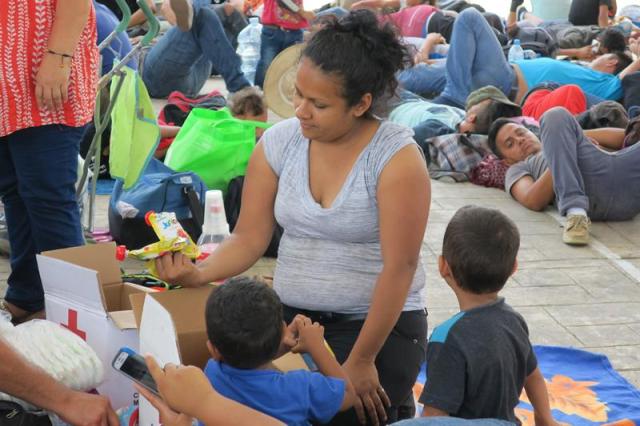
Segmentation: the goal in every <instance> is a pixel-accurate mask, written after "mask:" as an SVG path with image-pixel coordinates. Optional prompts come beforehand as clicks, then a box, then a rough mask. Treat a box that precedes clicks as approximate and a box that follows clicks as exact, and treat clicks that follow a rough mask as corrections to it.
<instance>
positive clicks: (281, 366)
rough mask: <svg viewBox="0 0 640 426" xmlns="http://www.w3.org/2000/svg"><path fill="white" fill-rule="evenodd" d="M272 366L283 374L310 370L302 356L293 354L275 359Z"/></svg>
mask: <svg viewBox="0 0 640 426" xmlns="http://www.w3.org/2000/svg"><path fill="white" fill-rule="evenodd" d="M272 364H273V366H274V367H276V368H277V369H278V370H280V371H282V372H283V373H286V372H287V371H295V370H309V366H307V363H306V362H305V360H304V358H303V357H302V355H300V354H294V353H292V352H289V353H286V354H284V355H282V356H281V357H280V358H278V359H274V360H273V362H272Z"/></svg>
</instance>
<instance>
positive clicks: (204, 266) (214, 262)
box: [156, 143, 278, 287]
mask: <svg viewBox="0 0 640 426" xmlns="http://www.w3.org/2000/svg"><path fill="white" fill-rule="evenodd" d="M277 190H278V178H277V176H276V174H275V173H274V172H273V170H272V169H271V166H269V163H267V159H266V157H265V154H264V149H263V146H262V143H259V144H258V145H257V146H256V149H255V151H254V152H253V155H252V156H251V159H250V160H249V166H248V167H247V174H246V177H245V179H244V187H243V190H242V208H241V209H240V217H239V218H238V223H237V224H236V227H235V229H234V230H233V233H232V234H231V236H229V238H227V239H226V240H225V241H224V242H223V243H222V244H220V246H219V247H218V248H217V249H216V250H215V251H214V252H213V253H211V255H210V256H209V257H208V258H207V259H206V260H205V261H204V262H202V263H200V264H199V265H197V266H196V265H194V264H193V263H192V262H191V261H190V260H189V259H187V258H186V257H184V256H183V255H182V254H180V253H176V254H174V255H173V256H172V255H170V254H169V255H165V256H162V257H161V258H159V259H157V260H156V267H157V270H158V274H159V278H160V279H162V280H164V281H167V282H169V283H174V284H180V285H182V286H184V287H199V286H202V285H205V284H207V283H210V282H213V281H221V280H223V279H226V278H229V277H233V276H235V275H238V274H240V273H242V272H244V271H246V270H247V269H249V268H250V267H251V266H253V264H254V263H256V261H257V260H258V259H260V257H261V256H262V255H263V254H264V252H265V250H266V249H267V247H268V246H269V242H270V241H271V237H272V235H273V228H274V226H275V218H274V215H273V207H274V203H275V198H276V192H277Z"/></svg>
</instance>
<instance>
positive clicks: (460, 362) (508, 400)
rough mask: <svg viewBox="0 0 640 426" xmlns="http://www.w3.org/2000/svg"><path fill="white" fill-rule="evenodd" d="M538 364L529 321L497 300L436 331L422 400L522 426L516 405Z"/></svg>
mask: <svg viewBox="0 0 640 426" xmlns="http://www.w3.org/2000/svg"><path fill="white" fill-rule="evenodd" d="M537 365H538V361H537V359H536V355H535V353H534V352H533V348H532V347H531V342H530V341H529V329H528V328H527V323H526V322H525V321H524V319H523V318H522V316H521V315H520V314H519V313H517V312H516V311H514V310H513V309H512V308H511V307H510V306H509V305H507V304H506V303H505V301H504V299H503V298H498V300H496V301H495V302H492V303H489V304H486V305H483V306H479V307H477V308H474V309H469V310H468V311H462V312H459V313H458V314H456V315H454V316H453V317H451V318H450V319H449V320H447V321H445V322H444V323H442V324H440V325H439V326H437V327H436V328H435V329H434V330H433V333H432V334H431V337H430V338H429V344H428V345H427V383H425V386H424V389H423V391H422V395H421V396H420V402H422V403H423V404H425V405H429V406H431V407H435V408H438V409H440V410H442V411H445V412H447V413H449V415H451V416H452V417H460V418H464V419H480V418H494V419H501V420H507V421H511V422H514V423H517V424H520V422H519V421H517V420H516V417H515V413H514V408H515V407H516V406H517V405H518V402H519V398H520V393H521V392H522V388H523V386H524V382H525V380H526V378H527V377H528V376H529V375H530V374H531V373H532V372H533V371H534V370H535V369H536V367H537Z"/></svg>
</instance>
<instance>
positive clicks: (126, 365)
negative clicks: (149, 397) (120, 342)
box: [112, 347, 159, 395]
mask: <svg viewBox="0 0 640 426" xmlns="http://www.w3.org/2000/svg"><path fill="white" fill-rule="evenodd" d="M112 365H113V368H115V369H116V370H118V371H119V372H121V373H122V374H124V375H125V376H127V377H129V378H130V379H131V380H133V381H134V382H136V383H139V384H140V385H141V386H143V387H144V388H146V389H148V390H149V391H151V392H153V393H154V394H156V395H159V393H158V386H157V385H156V382H155V381H154V380H153V377H151V374H150V373H149V369H148V368H147V363H146V362H145V360H144V358H143V357H142V356H140V355H139V354H137V353H136V352H135V351H134V350H133V349H131V348H127V347H123V348H120V350H119V351H118V353H117V354H116V356H115V358H114V359H113V363H112Z"/></svg>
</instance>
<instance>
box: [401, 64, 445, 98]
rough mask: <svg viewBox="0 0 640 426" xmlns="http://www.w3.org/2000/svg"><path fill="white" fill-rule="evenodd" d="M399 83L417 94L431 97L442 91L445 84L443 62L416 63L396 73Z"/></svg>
mask: <svg viewBox="0 0 640 426" xmlns="http://www.w3.org/2000/svg"><path fill="white" fill-rule="evenodd" d="M398 82H399V83H400V85H401V86H402V87H403V88H405V89H407V90H409V91H411V92H413V93H417V94H419V95H423V96H426V97H428V98H432V97H434V96H437V95H438V94H440V93H442V91H443V90H444V87H445V86H446V84H447V75H446V68H445V63H444V62H440V63H437V64H434V65H427V64H417V65H415V66H413V67H411V68H408V69H406V70H404V71H402V72H400V73H399V74H398Z"/></svg>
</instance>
